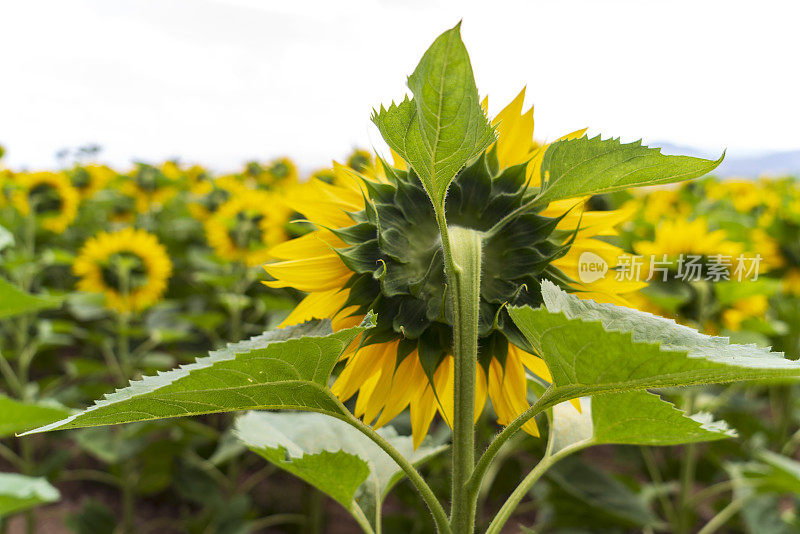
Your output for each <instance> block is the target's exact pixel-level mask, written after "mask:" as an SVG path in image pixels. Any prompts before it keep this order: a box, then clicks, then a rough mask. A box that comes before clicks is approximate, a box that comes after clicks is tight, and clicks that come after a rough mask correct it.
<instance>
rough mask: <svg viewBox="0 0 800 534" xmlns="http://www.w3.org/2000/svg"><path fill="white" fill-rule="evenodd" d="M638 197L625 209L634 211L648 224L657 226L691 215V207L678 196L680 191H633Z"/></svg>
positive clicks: (645, 189)
mask: <svg viewBox="0 0 800 534" xmlns="http://www.w3.org/2000/svg"><path fill="white" fill-rule="evenodd" d="M634 194H636V195H638V196H637V197H636V198H634V199H633V200H631V201H629V202H628V204H627V205H626V207H628V208H629V209H633V210H635V211H636V212H637V213H639V214H640V216H641V217H642V219H643V220H644V221H645V222H647V223H649V224H658V223H659V222H661V221H663V220H665V219H685V218H688V217H689V215H690V214H691V213H692V206H690V205H689V204H688V203H686V202H685V201H684V200H683V199H682V198H681V195H680V190H679V189H676V188H672V189H664V188H659V189H653V188H652V187H643V188H641V189H637V190H635V191H634Z"/></svg>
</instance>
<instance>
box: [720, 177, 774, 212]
mask: <svg viewBox="0 0 800 534" xmlns="http://www.w3.org/2000/svg"><path fill="white" fill-rule="evenodd" d="M765 185H766V183H765V182H764V181H760V182H758V183H757V182H754V181H753V180H725V181H713V182H710V183H709V185H708V186H707V187H706V196H707V197H708V198H709V199H711V200H726V201H728V202H730V203H731V204H732V205H733V207H734V209H736V211H738V212H739V213H753V212H754V211H756V210H758V209H759V208H760V209H767V210H774V209H776V208H778V207H779V206H780V204H781V197H780V195H779V194H777V193H776V192H775V191H774V189H773V188H771V187H768V186H765Z"/></svg>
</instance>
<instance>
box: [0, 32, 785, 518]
mask: <svg viewBox="0 0 800 534" xmlns="http://www.w3.org/2000/svg"><path fill="white" fill-rule="evenodd" d="M459 26H460V25H459ZM459 26H456V27H455V28H453V29H451V30H448V31H446V32H445V33H443V34H442V35H441V36H439V37H438V38H437V39H436V40H435V41H434V42H433V44H432V45H431V47H430V48H429V49H428V50H427V52H425V55H424V56H423V57H422V59H421V60H420V62H419V65H418V66H417V67H416V69H415V70H414V71H413V73H412V74H411V76H410V77H409V78H408V86H409V87H408V88H409V90H410V93H411V95H412V96H413V98H412V97H406V98H405V99H404V100H402V101H398V100H396V101H395V102H393V103H391V104H390V105H384V106H381V105H379V104H378V103H373V104H377V107H376V109H375V112H374V114H373V117H372V121H373V122H374V123H375V125H376V126H377V128H378V130H379V131H380V133H381V135H382V136H383V139H384V140H385V142H386V144H387V145H388V148H389V149H388V150H386V153H385V154H382V155H381V154H376V153H373V152H372V151H368V150H363V149H356V150H354V151H353V152H352V153H351V154H344V155H342V154H339V155H337V154H332V157H335V158H337V159H336V162H335V163H333V164H332V166H331V167H330V168H325V169H319V170H316V171H315V172H308V171H307V170H302V169H306V166H305V165H304V164H303V162H302V161H293V160H292V159H290V158H288V157H280V158H277V159H271V160H270V159H269V157H267V158H265V159H264V160H263V161H252V162H250V163H247V164H246V165H244V166H243V167H242V168H240V169H237V170H236V171H234V172H230V173H226V174H220V173H216V172H212V171H210V170H208V169H207V168H204V167H203V166H201V165H193V164H185V163H183V162H180V161H165V162H149V163H144V162H141V163H136V164H135V165H134V166H133V167H131V168H127V169H122V168H112V167H109V166H107V165H104V164H102V163H99V160H100V158H99V156H98V155H97V154H96V153H94V151H92V150H88V151H87V152H86V153H83V154H81V155H80V157H76V158H75V159H74V161H72V162H70V163H69V164H66V165H65V166H64V167H63V168H58V169H51V170H42V171H39V170H37V171H29V170H24V169H15V168H6V167H5V166H4V165H3V164H2V159H0V533H2V534H11V533H26V534H30V533H38V532H42V533H62V532H74V533H78V534H106V533H107V534H112V533H121V534H130V533H137V534H140V533H141V534H144V533H197V534H201V533H202V534H207V533H208V534H210V533H219V534H227V533H230V534H234V533H236V534H239V533H250V532H252V533H290V534H291V533H314V534H323V533H331V534H338V533H349V532H367V533H371V534H379V533H381V532H382V533H385V534H392V533H407V532H414V533H429V532H430V533H433V532H438V533H440V534H450V533H453V534H463V533H470V532H487V533H494V534H497V533H501V532H502V533H517V532H523V533H532V532H537V533H570V534H578V533H593V532H604V533H628V532H646V533H657V532H674V533H678V534H688V533H695V532H700V533H701V534H710V533H712V532H734V533H739V532H741V533H753V534H755V533H758V534H761V533H767V534H773V533H775V534H778V533H793V532H800V389H799V386H798V382H797V378H798V377H800V362H798V361H797V359H798V357H800V181H798V178H797V177H792V176H785V177H763V178H759V179H750V178H742V179H730V178H726V179H721V178H716V177H714V174H713V173H714V169H715V168H716V167H717V165H719V163H720V162H721V161H722V159H721V158H720V159H719V160H707V159H702V158H696V157H689V156H671V155H666V154H662V153H661V152H660V151H659V150H658V149H657V148H653V147H647V146H644V145H642V144H641V143H638V142H637V143H622V142H620V141H619V140H618V139H615V138H606V137H605V136H604V137H600V136H596V137H589V136H587V135H586V133H585V130H580V131H575V132H569V131H567V132H564V136H563V137H561V138H558V139H556V140H552V141H550V142H546V141H545V140H544V139H541V138H539V137H538V136H537V135H536V133H535V132H534V120H533V109H532V108H530V109H527V108H526V107H525V105H524V99H525V91H524V90H523V91H521V92H520V93H519V95H518V96H517V97H516V98H515V99H513V100H512V101H511V102H510V103H507V104H506V105H505V106H504V107H503V108H502V111H501V112H500V113H499V114H497V115H496V116H494V117H489V116H487V109H488V104H487V102H488V99H486V98H484V97H479V95H478V91H477V88H476V85H475V80H474V78H473V73H472V68H471V64H470V60H469V56H468V55H467V51H466V49H465V47H464V45H463V43H462V42H461V38H460V31H459ZM398 89H399V88H398ZM723 157H724V156H723Z"/></svg>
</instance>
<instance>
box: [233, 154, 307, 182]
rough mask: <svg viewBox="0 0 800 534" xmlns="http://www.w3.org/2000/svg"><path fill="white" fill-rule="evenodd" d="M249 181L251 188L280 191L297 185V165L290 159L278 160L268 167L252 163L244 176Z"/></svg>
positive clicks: (268, 164)
mask: <svg viewBox="0 0 800 534" xmlns="http://www.w3.org/2000/svg"><path fill="white" fill-rule="evenodd" d="M242 176H243V177H244V178H246V179H249V181H250V182H251V184H250V185H251V187H253V188H262V189H279V188H283V187H286V186H289V185H291V184H295V183H297V181H298V180H297V177H298V175H297V165H295V164H294V162H293V161H292V160H291V159H289V158H277V159H274V160H272V161H270V162H268V163H267V164H266V165H262V164H261V163H258V162H257V161H251V162H250V163H248V164H247V166H246V167H245V171H244V173H243V175H242Z"/></svg>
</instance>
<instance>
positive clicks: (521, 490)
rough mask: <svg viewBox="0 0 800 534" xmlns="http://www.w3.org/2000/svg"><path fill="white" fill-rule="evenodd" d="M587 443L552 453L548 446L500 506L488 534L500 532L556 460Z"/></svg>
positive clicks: (575, 444)
mask: <svg viewBox="0 0 800 534" xmlns="http://www.w3.org/2000/svg"><path fill="white" fill-rule="evenodd" d="M586 445H587V444H586V442H578V443H573V444H572V445H570V446H568V447H564V448H563V449H561V450H560V451H558V452H556V453H555V454H550V452H549V449H550V447H549V446H548V453H547V454H545V456H544V458H542V459H541V461H540V462H539V463H538V464H536V467H534V468H533V470H532V471H531V472H530V473H528V475H527V476H526V477H525V478H524V479H523V480H522V482H520V483H519V485H518V486H517V487H516V488H515V489H514V491H513V492H512V493H511V495H510V496H509V497H508V499H507V500H506V502H505V503H504V504H503V506H502V508H500V511H499V512H497V515H496V516H494V519H493V520H492V522H491V523H490V524H489V528H487V529H486V534H500V532H501V531H502V529H503V526H504V525H505V524H506V522H507V521H508V520H509V518H510V517H511V515H512V514H513V513H514V510H515V509H516V508H517V505H518V504H519V502H520V501H521V500H522V499H523V498H524V497H525V495H527V494H528V492H529V491H530V489H531V488H532V487H533V485H534V484H535V483H536V482H537V481H538V480H539V479H540V478H541V477H542V475H544V474H545V473H546V472H547V470H548V469H550V468H551V467H552V466H553V465H555V463H556V462H558V461H559V460H561V459H562V458H564V457H565V456H569V455H570V454H572V453H573V452H576V451H578V450H580V449H583V448H584V447H586Z"/></svg>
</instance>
